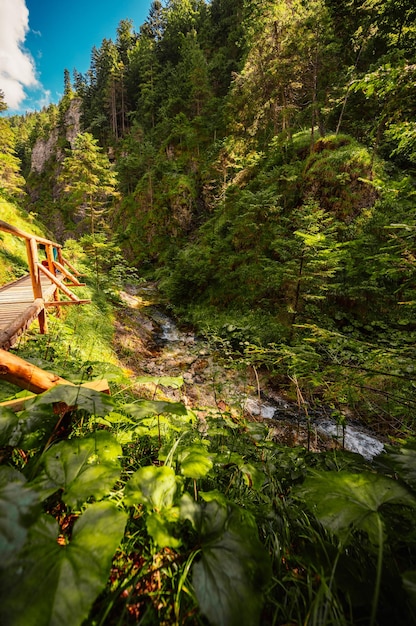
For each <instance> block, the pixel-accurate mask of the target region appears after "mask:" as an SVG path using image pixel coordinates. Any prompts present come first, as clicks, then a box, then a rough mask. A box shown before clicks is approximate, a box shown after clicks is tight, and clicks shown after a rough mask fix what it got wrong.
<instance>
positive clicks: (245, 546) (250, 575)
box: [192, 500, 270, 626]
mask: <svg viewBox="0 0 416 626" xmlns="http://www.w3.org/2000/svg"><path fill="white" fill-rule="evenodd" d="M201 513H202V514H201V517H200V518H199V519H200V532H201V540H202V550H201V552H202V556H201V559H200V560H199V561H198V562H197V563H195V564H194V566H193V576H192V583H193V586H194V588H195V593H196V596H197V598H198V602H199V605H200V609H201V611H202V613H203V614H204V615H205V616H206V617H207V618H208V620H209V621H210V623H211V624H214V625H215V626H255V625H256V624H258V623H259V619H260V612H261V609H262V604H263V596H262V589H263V587H264V585H265V584H266V582H267V580H268V578H269V576H270V564H269V561H268V557H267V554H266V552H265V550H264V548H263V546H262V545H261V543H260V541H259V538H258V534H257V528H256V526H255V523H254V521H253V519H252V517H251V515H249V514H248V513H247V512H245V511H243V510H242V509H239V508H237V507H233V508H231V507H228V508H225V507H223V506H221V505H220V504H219V503H218V502H216V501H215V500H212V501H210V502H207V503H203V504H202V505H201Z"/></svg>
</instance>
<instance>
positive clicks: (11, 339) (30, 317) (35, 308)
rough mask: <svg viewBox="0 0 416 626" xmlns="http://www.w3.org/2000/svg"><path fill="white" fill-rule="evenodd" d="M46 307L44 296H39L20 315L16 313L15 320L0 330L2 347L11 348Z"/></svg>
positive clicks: (0, 344) (0, 346) (0, 345)
mask: <svg viewBox="0 0 416 626" xmlns="http://www.w3.org/2000/svg"><path fill="white" fill-rule="evenodd" d="M44 307H45V303H44V302H43V300H42V298H38V299H37V300H35V301H34V302H33V303H32V304H31V305H30V306H28V307H25V308H24V309H23V310H22V311H21V312H20V313H19V314H18V315H16V316H15V317H14V319H13V321H12V322H11V323H9V324H8V326H6V328H5V329H4V330H2V331H1V332H0V348H5V347H7V348H11V347H12V346H13V345H14V343H15V341H16V339H17V337H18V336H19V335H20V334H21V333H22V332H24V331H25V330H26V329H27V328H28V327H29V326H30V324H31V323H32V322H33V321H34V320H35V319H36V318H37V317H38V315H39V313H40V311H43V309H44ZM0 368H1V362H0Z"/></svg>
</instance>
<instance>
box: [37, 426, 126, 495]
mask: <svg viewBox="0 0 416 626" xmlns="http://www.w3.org/2000/svg"><path fill="white" fill-rule="evenodd" d="M121 456H122V448H121V446H120V444H119V443H118V442H117V441H116V439H115V438H114V437H113V436H112V435H111V434H110V433H108V432H107V431H104V430H101V431H97V432H96V433H95V434H94V435H92V436H90V437H83V438H80V439H75V438H74V439H70V440H68V441H61V442H59V443H57V444H56V445H54V446H52V447H51V448H49V450H48V451H47V452H46V453H45V454H44V456H43V461H42V462H43V465H44V474H43V477H44V478H45V481H46V482H48V483H51V482H52V483H53V484H54V485H55V486H56V488H62V489H63V490H64V492H63V495H62V499H63V501H64V502H65V503H66V504H69V505H70V506H77V505H80V504H82V503H83V502H85V501H86V500H87V499H88V498H89V497H92V496H93V497H94V498H96V499H99V498H102V497H103V496H105V495H107V494H108V493H109V491H110V490H111V488H112V487H113V486H114V484H115V483H116V482H117V480H118V479H119V477H120V472H121V465H120V458H121ZM41 478H42V477H41Z"/></svg>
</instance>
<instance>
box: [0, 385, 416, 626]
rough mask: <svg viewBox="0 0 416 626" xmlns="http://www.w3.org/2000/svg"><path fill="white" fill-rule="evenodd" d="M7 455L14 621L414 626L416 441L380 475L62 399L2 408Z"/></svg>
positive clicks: (175, 413) (4, 604)
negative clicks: (66, 408)
mask: <svg viewBox="0 0 416 626" xmlns="http://www.w3.org/2000/svg"><path fill="white" fill-rule="evenodd" d="M153 382H154V383H156V384H157V383H158V380H157V379H155V380H154V381H153ZM182 384H183V381H181V380H178V379H172V380H171V381H169V380H167V379H164V380H163V385H164V386H174V387H176V388H177V387H180V386H181V385H182ZM57 403H65V405H67V406H72V407H74V406H75V405H76V406H77V407H78V408H77V410H76V411H74V410H71V411H70V412H69V413H68V412H65V411H64V410H63V409H62V405H59V406H61V408H60V409H58V410H57V409H56V408H54V406H57ZM0 449H1V466H0V519H1V524H0V552H1V555H2V558H1V565H0V579H1V584H0V600H1V601H0V617H1V621H2V623H7V624H9V625H10V626H18V625H19V626H20V625H23V624H24V625H25V626H32V625H33V626H43V625H45V626H47V625H49V624H55V623H58V622H59V623H60V624H65V625H68V626H76V625H81V624H84V625H91V626H93V625H94V626H104V625H106V626H107V625H119V626H121V625H126V624H136V623H141V624H150V625H152V624H154V625H156V624H177V625H185V624H190V625H194V624H200V625H204V624H205V625H206V624H212V625H214V626H233V625H234V624H240V625H242V626H254V625H256V624H262V625H264V624H270V625H271V624H280V625H283V624H289V623H290V624H301V623H302V624H304V623H308V624H315V625H318V624H319V625H322V624H334V625H335V624H336V625H339V624H348V625H351V626H353V625H355V624H369V625H371V626H375V625H376V624H377V625H380V626H381V625H386V626H387V624H392V623H394V624H397V625H402V624H403V626H404V625H406V626H407V625H408V624H410V623H413V622H414V619H415V615H416V614H415V606H414V602H415V600H416V597H415V579H416V550H415V548H416V534H415V530H414V524H413V519H414V509H415V506H416V497H415V496H416V493H415V490H416V485H415V480H414V476H415V467H416V448H415V446H414V444H411V443H409V444H408V445H406V446H404V447H401V448H396V449H391V450H389V451H388V452H386V453H383V454H382V455H381V456H380V457H378V458H377V459H376V461H375V462H374V463H373V464H370V463H368V462H365V461H364V460H363V459H362V458H361V457H360V456H359V455H354V454H351V453H346V452H342V451H332V452H326V453H321V454H312V453H308V452H307V451H306V450H305V449H303V448H288V447H285V446H283V445H280V444H279V443H277V442H276V441H275V440H274V439H273V436H272V433H271V431H270V430H269V428H268V426H267V425H265V424H263V423H258V422H248V421H246V420H244V419H242V418H241V419H236V418H235V417H232V416H231V415H230V414H228V413H227V412H226V411H223V412H221V411H217V410H215V411H214V410H213V411H211V412H207V413H206V415H205V418H204V419H203V420H202V421H201V420H200V419H197V417H196V415H195V414H194V413H193V412H192V411H190V410H189V409H187V408H186V407H185V405H183V404H182V403H181V402H166V401H155V400H153V401H152V400H144V399H140V398H135V399H132V398H131V397H130V398H128V397H126V396H122V395H120V394H116V395H113V396H111V397H109V396H106V395H103V394H100V393H98V392H94V391H91V390H86V389H82V388H80V387H76V386H75V387H71V386H65V385H62V386H61V385H59V386H58V387H55V388H53V389H52V390H50V391H48V392H46V393H44V394H41V395H39V396H37V397H36V398H35V399H33V400H31V401H30V402H27V404H26V406H25V410H24V411H22V412H20V413H18V414H14V413H12V412H10V411H9V410H7V409H4V408H3V409H2V410H1V412H0Z"/></svg>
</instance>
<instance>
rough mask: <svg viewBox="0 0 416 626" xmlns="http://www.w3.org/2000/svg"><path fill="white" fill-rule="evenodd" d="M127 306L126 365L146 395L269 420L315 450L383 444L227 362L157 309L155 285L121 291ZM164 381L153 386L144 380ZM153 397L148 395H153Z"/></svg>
mask: <svg viewBox="0 0 416 626" xmlns="http://www.w3.org/2000/svg"><path fill="white" fill-rule="evenodd" d="M121 298H122V301H123V303H124V305H125V306H124V307H123V308H122V310H121V315H119V316H118V321H117V323H116V340H115V344H116V350H117V353H118V356H119V359H120V361H121V362H122V364H123V365H124V366H125V367H126V368H128V369H129V370H130V371H131V374H132V376H133V377H135V378H136V379H137V377H139V378H138V382H137V383H135V391H136V392H137V393H138V394H141V395H142V396H143V395H144V396H146V394H147V395H148V397H152V398H157V399H170V400H174V401H181V402H184V404H185V405H186V406H187V407H188V408H189V409H192V410H193V411H194V412H195V413H196V414H197V415H198V416H199V417H200V418H201V419H203V418H204V416H205V415H207V414H208V413H210V412H212V411H217V412H218V411H221V412H228V413H231V414H234V415H237V414H240V415H244V416H246V417H247V418H251V419H253V420H257V421H266V422H267V424H268V425H269V427H270V430H271V436H272V437H273V438H274V439H275V440H276V441H280V442H281V443H283V444H285V445H307V443H308V444H309V447H310V449H311V450H323V449H328V448H331V447H344V448H345V449H347V450H350V451H351V452H356V453H359V454H361V455H362V456H363V457H364V458H366V459H367V460H371V459H372V458H373V457H374V456H376V455H377V454H380V452H381V451H382V450H383V447H384V446H383V443H382V442H381V441H379V440H378V439H377V438H376V437H374V436H373V435H372V434H371V433H370V432H367V431H366V430H365V429H364V428H361V427H358V426H355V425H354V426H352V425H347V426H345V427H341V426H338V425H337V424H336V422H335V421H334V420H333V419H331V418H330V412H329V411H328V412H325V410H319V411H315V412H310V413H309V420H310V422H309V428H308V423H307V420H306V418H305V413H304V412H302V411H301V409H300V408H299V407H298V406H297V404H295V403H291V402H288V401H286V400H285V399H284V398H283V397H282V396H281V395H279V394H278V393H276V392H275V391H273V390H272V389H270V388H268V387H267V381H263V380H262V379H261V377H260V378H259V377H258V374H257V372H255V371H254V370H253V369H252V368H250V367H248V368H247V367H246V368H245V369H244V371H243V370H242V371H240V370H236V369H235V368H234V367H233V368H231V367H227V364H224V363H222V362H221V360H220V359H219V358H217V357H216V355H215V352H214V351H213V350H212V349H211V348H210V346H209V345H208V343H207V342H205V341H204V340H202V339H200V338H198V337H197V336H195V334H194V333H192V332H188V331H182V330H180V329H179V328H178V327H177V326H176V324H175V323H174V321H173V320H172V319H171V318H170V317H169V316H167V315H166V314H165V313H164V312H162V311H161V310H160V308H158V306H157V290H156V289H155V287H154V286H153V285H151V284H146V285H141V286H139V287H135V288H133V287H131V288H129V290H128V291H127V290H126V291H123V292H122V293H121ZM143 377H145V378H147V379H148V378H149V377H154V380H156V381H158V380H159V379H160V384H154V385H153V388H151V387H150V388H149V383H143V382H141V381H143V380H144V378H143ZM166 377H172V378H176V377H182V378H183V381H184V384H183V385H182V386H181V387H180V388H172V387H170V386H169V385H167V386H164V385H163V382H164V379H165V381H166ZM149 394H150V396H149Z"/></svg>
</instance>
